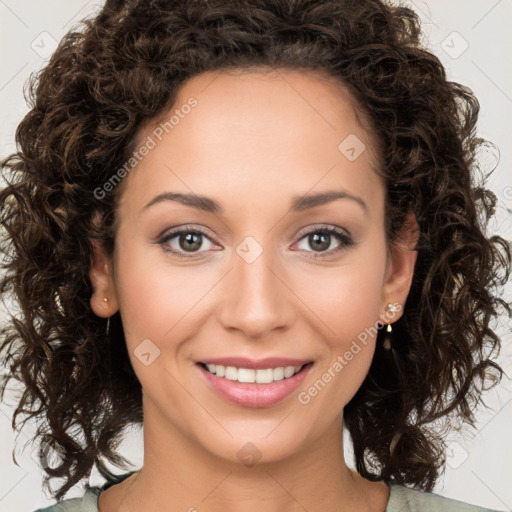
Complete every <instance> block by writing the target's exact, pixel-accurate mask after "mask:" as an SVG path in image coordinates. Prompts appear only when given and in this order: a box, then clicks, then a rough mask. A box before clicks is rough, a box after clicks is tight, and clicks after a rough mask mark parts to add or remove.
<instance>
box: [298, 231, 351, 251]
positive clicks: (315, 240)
mask: <svg viewBox="0 0 512 512" xmlns="http://www.w3.org/2000/svg"><path fill="white" fill-rule="evenodd" d="M333 239H334V240H337V241H338V242H339V245H338V246H337V247H335V248H334V249H332V248H331V249H330V250H326V249H329V248H330V247H331V245H332V242H333V241H334V240H333ZM300 240H305V241H306V242H307V243H308V244H309V245H310V246H311V247H313V251H308V250H307V249H306V252H320V254H314V255H313V256H312V257H313V258H323V257H327V256H332V255H333V254H337V253H339V252H341V251H344V250H345V249H347V248H348V247H350V246H352V245H354V243H355V242H354V240H353V238H352V237H351V236H350V235H349V234H348V233H347V232H346V231H344V230H342V229H340V228H337V227H334V226H325V227H322V228H316V229H313V230H311V231H308V232H307V233H305V234H304V235H303V236H302V237H301V239H300Z"/></svg>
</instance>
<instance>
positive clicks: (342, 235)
mask: <svg viewBox="0 0 512 512" xmlns="http://www.w3.org/2000/svg"><path fill="white" fill-rule="evenodd" d="M182 233H194V234H200V235H202V236H204V237H206V238H208V239H210V237H209V236H208V235H207V234H206V233H205V232H204V231H203V230H201V229H199V228H191V227H189V226H183V227H181V228H177V229H175V230H173V231H171V232H169V233H167V234H166V235H164V236H163V237H161V238H160V239H159V240H158V242H157V243H158V244H159V245H160V246H161V247H162V249H163V250H164V251H165V252H168V253H171V254H174V255H177V256H178V257H180V258H185V259H188V258H197V256H196V255H197V254H200V253H197V252H196V253H191V255H184V254H183V253H180V252H177V251H175V250H174V249H169V246H168V245H166V244H167V243H168V242H169V241H170V240H172V239H173V238H176V237H177V236H178V235H180V234H182ZM315 233H320V234H328V235H333V236H334V237H335V238H336V239H337V240H339V241H340V242H341V245H340V246H339V247H338V248H336V249H331V250H330V251H324V252H322V253H317V254H314V255H313V256H308V257H312V258H325V257H327V256H332V255H333V254H336V253H339V252H342V251H344V250H346V249H347V248H348V247H350V246H352V245H354V244H355V242H354V240H353V238H352V237H351V236H350V235H348V234H347V233H346V232H345V231H343V230H341V229H340V228H336V227H334V226H325V227H321V228H315V229H312V230H310V231H307V232H305V233H303V234H302V235H301V237H300V238H299V241H300V240H302V239H303V238H305V237H306V236H308V235H311V234H315ZM210 241H211V240H210ZM212 243H213V242H212ZM306 252H315V251H306Z"/></svg>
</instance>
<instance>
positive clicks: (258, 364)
mask: <svg viewBox="0 0 512 512" xmlns="http://www.w3.org/2000/svg"><path fill="white" fill-rule="evenodd" d="M311 362H312V361H311V360H309V359H292V358H288V357H266V358H265V359H249V358H247V357H213V358H208V359H203V360H201V361H198V363H204V364H220V365H221V366H235V367H236V368H249V369H254V370H258V369H264V368H279V367H281V366H284V367H286V366H303V365H305V364H307V363H311Z"/></svg>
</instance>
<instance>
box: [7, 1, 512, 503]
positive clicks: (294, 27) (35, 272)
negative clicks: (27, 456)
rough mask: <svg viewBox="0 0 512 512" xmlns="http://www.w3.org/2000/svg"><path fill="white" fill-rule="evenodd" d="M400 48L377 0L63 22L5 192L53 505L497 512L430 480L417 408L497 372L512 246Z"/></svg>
mask: <svg viewBox="0 0 512 512" xmlns="http://www.w3.org/2000/svg"><path fill="white" fill-rule="evenodd" d="M418 38H419V28H418V21H417V18H416V16H415V14H414V13H413V12H412V11H410V10H409V9H406V8H398V7H391V6H389V5H387V4H384V3H382V2H380V1H376V0H366V1H363V2H348V1H342V0H327V1H321V2H318V1H315V2H310V1H306V0H302V1H295V2H290V1H289V0H286V1H285V0H281V1H276V0H272V1H270V0H259V1H256V2H254V1H252V2H249V1H244V0H240V1H237V2H233V1H230V2H227V1H225V0H224V1H221V0H208V1H204V0H202V1H194V2H171V1H163V0H162V1H154V2H142V1H139V2H129V3H127V2H114V1H112V2H107V5H106V6H105V8H104V9H103V10H102V11H101V13H100V14H99V15H98V16H97V17H96V18H94V19H92V20H90V21H87V22H86V26H85V29H84V31H83V32H73V33H70V34H68V35H67V36H66V37H65V38H64V40H63V41H62V42H61V44H60V46H59V47H58V49H57V50H56V52H55V54H54V55H53V57H52V59H51V61H50V63H49V64H48V66H47V67H46V68H45V70H44V71H43V73H42V74H41V76H40V78H39V84H38V85H37V88H36V89H35V91H34V98H35V103H34V106H33V108H32V110H31V111H30V112H29V114H28V115H27V116H26V117H25V119H24V120H23V121H22V123H21V125H20V127H19V129H18V132H17V140H18V142H19V144H20V147H21V151H20V152H19V153H18V154H17V155H13V156H12V157H11V158H9V159H6V160H5V161H4V162H3V168H4V169H5V171H6V172H5V171H4V174H5V175H6V179H8V181H9V184H8V186H7V187H6V188H5V189H4V190H3V191H2V193H1V199H2V206H3V214H2V225H3V228H4V229H5V233H6V237H5V240H6V242H5V243H4V252H5V254H6V256H8V258H7V259H6V262H5V264H4V266H5V269H6V274H5V277H4V278H3V281H2V290H3V291H5V292H7V291H8V290H10V291H12V292H13V293H14V297H15V298H16V300H17V302H18V303H19V305H20V308H21V312H22V314H23V317H22V319H21V320H19V321H17V320H14V319H13V320H12V322H11V323H10V324H8V325H6V326H5V328H4V331H3V346H2V348H3V354H4V355H3V358H4V359H5V361H6V362H8V363H9V364H10V365H11V371H12V374H13V376H15V377H17V378H18V379H19V380H21V382H22V383H23V384H24V385H25V394H24V395H23V396H22V398H21V400H20V403H19V405H18V408H17V410H16V411H15V417H16V415H17V414H18V413H20V412H22V409H23V410H24V411H26V410H27V409H31V410H32V413H31V415H32V416H33V417H40V418H43V419H45V421H46V423H45V426H44V428H43V427H41V428H40V432H39V434H40V435H39V439H40V441H41V446H42V447H43V448H44V449H43V450H42V457H41V463H42V466H43V469H44V470H45V472H46V473H47V474H48V478H47V479H46V480H45V482H47V481H48V480H49V478H52V477H61V478H64V484H63V485H62V486H61V487H60V488H59V489H58V491H57V492H56V493H55V497H56V499H57V500H59V501H61V502H62V503H61V504H60V507H63V508H57V506H55V507H50V508H47V509H45V510H67V511H72V510H86V511H89V510H90V511H98V510H99V511H101V512H113V511H117V510H120V511H127V512H129V511H135V510H139V511H140V510H144V511H153V510H154V511H157V510H190V511H192V510H209V511H220V510H222V511H229V510H237V511H239V510H246V511H252V510H262V509H263V510H266V511H273V510H278V509H279V510H285V511H296V510H297V511H298V510H304V509H305V510H309V511H315V510H318V511H320V510H322V511H323V510H339V511H349V510H350V511H372V512H373V511H375V512H382V511H387V512H392V511H398V510H401V511H407V510H441V511H443V510H446V511H448V510H468V511H477V510H488V509H482V508H479V507H475V506H472V505H469V504H464V503H461V502H459V501H455V500H451V499H447V498H443V497H441V496H438V495H436V494H434V493H432V492H430V491H432V489H433V487H434V485H435V483H436V480H437V478H438V477H439V475H440V472H441V471H442V468H443V465H444V462H445V460H444V449H445V445H444V441H443V437H442V435H441V433H440V429H439V424H437V425H436V427H435V428H434V427H433V425H432V422H433V421H438V422H439V421H440V420H443V419H444V420H448V418H449V417H450V416H449V415H450V414H453V413H456V414H457V415H458V416H460V417H461V419H463V420H464V421H465V422H467V423H469V424H472V423H473V422H474V417H473V412H472V411H473V410H474V406H475V404H477V403H478V401H480V400H481V394H482V389H481V379H482V378H484V377H487V378H489V377H494V378H496V376H501V373H502V370H501V368H500V367H499V365H497V364H496V363H495V362H494V361H493V360H492V358H491V357H490V355H491V353H492V351H493V350H495V349H497V348H499V346H500V339H499V337H498V336H497V334H496V333H495V332H494V331H493V330H492V328H491V327H490V321H491V320H492V319H493V318H494V317H496V316H497V315H498V314H500V313H501V310H505V311H506V312H507V313H510V311H509V309H508V306H507V304H506V302H505V301H503V300H502V299H500V298H499V290H498V287H499V286H500V285H503V284H504V283H505V282H506V279H507V278H508V276H509V274H510V267H511V255H510V250H509V248H508V246H507V244H506V242H505V240H503V239H502V238H499V237H495V238H489V237H487V236H486V234H485V232H484V229H483V224H484V222H483V221H486V220H487V219H488V218H489V217H490V216H491V215H492V213H493V206H494V203H495V200H496V198H495V197H494V195H493V194H492V193H491V192H490V191H489V190H487V189H485V188H484V183H483V182H482V183H479V182H478V181H477V180H476V176H475V175H474V172H475V167H476V164H475V162H474V159H475V154H476V150H477V148H478V147H479V141H478V139H476V137H475V135H474V127H475V123H476V119H477V114H478V103H477V102H476V99H475V98H474V96H473V95H472V94H471V92H470V91H469V90H468V89H466V88H464V87H463V86H461V85H458V84H454V83H450V82H448V81H447V80H446V76H445V73H444V70H443V68H442V66H441V64H440V63H439V61H438V60H437V59H436V58H435V57H434V56H433V55H431V54H430V53H428V52H426V51H425V50H424V49H422V48H421V47H420V45H419V43H418ZM15 343H17V345H15ZM497 381H498V379H496V380H495V382H497ZM479 383H480V387H479ZM141 423H143V426H144V464H143V467H142V468H141V469H140V470H139V471H136V472H133V471H130V472H128V473H124V474H122V475H117V476H116V475H113V474H111V473H110V471H109V470H108V469H107V467H106V465H105V462H106V461H108V462H110V463H113V464H115V465H118V466H120V467H124V468H125V469H126V466H125V465H124V463H125V462H126V459H124V458H123V457H122V456H121V455H120V454H118V453H117V452H116V450H115V448H116V445H117V444H118V442H119V441H120V440H121V439H122V430H123V428H125V427H127V426H129V425H132V424H141ZM343 427H346V429H347V430H348V432H349V433H350V437H351V440H352V442H353V447H354V455H355V460H356V471H353V470H351V469H350V468H348V467H347V465H346V464H345V461H344V459H343V438H342V432H343ZM55 459H57V463H55ZM94 465H96V467H97V468H98V470H99V471H100V472H101V473H102V475H103V476H105V478H106V479H107V482H106V484H105V485H104V486H103V487H102V488H98V487H95V488H89V489H88V490H87V491H86V493H85V494H84V496H83V497H82V498H80V499H74V500H62V498H63V497H64V495H65V494H66V492H67V491H68V490H69V489H71V487H73V486H74V485H75V484H76V483H78V482H80V481H81V480H82V479H84V478H87V477H88V476H89V475H90V471H91V469H92V468H93V466H94Z"/></svg>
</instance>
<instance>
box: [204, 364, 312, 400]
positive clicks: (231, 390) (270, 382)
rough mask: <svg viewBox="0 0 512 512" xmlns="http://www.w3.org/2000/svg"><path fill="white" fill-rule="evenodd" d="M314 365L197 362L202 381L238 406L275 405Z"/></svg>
mask: <svg viewBox="0 0 512 512" xmlns="http://www.w3.org/2000/svg"><path fill="white" fill-rule="evenodd" d="M224 362H225V360H224ZM258 365H260V364H259V363H258ZM313 365H314V362H313V361H309V362H304V363H303V364H300V365H296V366H295V365H293V366H292V365H289V366H276V367H268V368H265V367H263V368H244V367H243V366H242V367H236V366H225V365H221V364H214V363H211V362H208V363H207V362H198V363H196V364H195V366H196V368H197V369H198V371H199V374H200V376H201V377H202V378H203V379H204V380H203V382H205V384H206V385H207V387H208V388H210V389H211V390H212V391H213V392H214V393H215V394H216V395H217V396H219V397H220V398H221V399H223V400H226V401H227V402H229V403H231V404H234V405H236V406H241V407H251V408H262V407H272V406H273V405H276V404H278V403H279V402H281V401H284V400H285V399H286V398H289V397H291V396H292V395H293V394H294V392H295V391H296V390H297V389H298V388H299V386H301V384H302V383H303V382H304V380H305V379H306V377H307V375H308V373H309V372H310V370H311V369H312V367H313Z"/></svg>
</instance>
